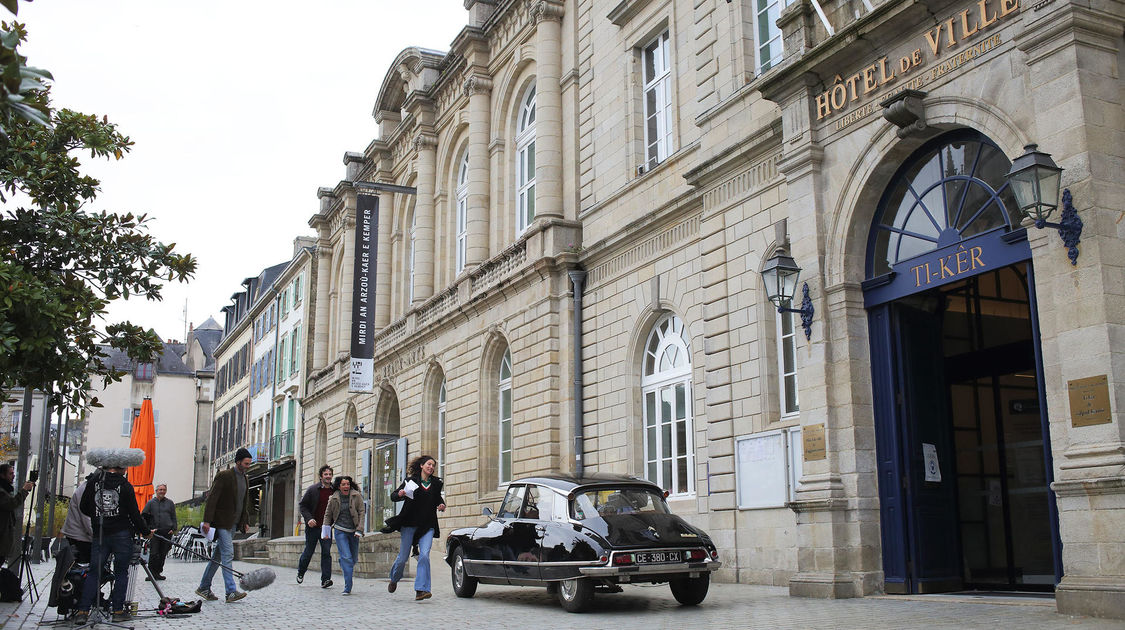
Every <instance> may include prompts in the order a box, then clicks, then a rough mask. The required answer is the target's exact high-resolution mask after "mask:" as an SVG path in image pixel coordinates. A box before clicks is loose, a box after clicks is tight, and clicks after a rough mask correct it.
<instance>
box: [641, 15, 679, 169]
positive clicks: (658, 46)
mask: <svg viewBox="0 0 1125 630" xmlns="http://www.w3.org/2000/svg"><path fill="white" fill-rule="evenodd" d="M642 57H643V59H642V65H643V68H644V77H643V78H644V119H645V166H646V167H647V168H650V169H651V168H652V167H654V166H656V165H657V164H659V163H661V162H663V161H664V160H665V159H666V158H667V157H668V155H669V154H670V153H671V152H672V150H673V147H672V73H671V70H670V66H671V54H670V51H669V47H668V31H664V32H663V33H661V34H660V35H657V36H656V38H655V39H653V40H652V41H651V42H649V43H648V44H647V45H645V47H644V48H643V50H642Z"/></svg>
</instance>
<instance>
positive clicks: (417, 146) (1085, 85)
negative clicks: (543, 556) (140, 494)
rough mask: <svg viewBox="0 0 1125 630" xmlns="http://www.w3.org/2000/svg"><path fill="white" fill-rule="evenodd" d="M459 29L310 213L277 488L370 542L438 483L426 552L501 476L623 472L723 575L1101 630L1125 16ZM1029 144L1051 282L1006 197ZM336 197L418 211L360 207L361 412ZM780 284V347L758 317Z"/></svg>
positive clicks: (693, 10) (851, 9)
mask: <svg viewBox="0 0 1125 630" xmlns="http://www.w3.org/2000/svg"><path fill="white" fill-rule="evenodd" d="M466 7H467V8H468V13H469V19H468V25H467V26H466V28H465V29H464V30H463V31H462V32H461V33H460V34H459V35H458V36H457V37H456V39H454V41H453V43H452V46H451V50H450V51H449V52H448V53H438V52H434V51H429V50H424V49H413V48H411V49H407V50H404V51H403V52H402V53H401V54H400V56H399V58H398V59H396V61H395V62H394V64H392V66H391V67H390V68H388V69H387V74H386V78H385V79H384V82H383V85H382V88H381V90H380V93H379V97H378V101H377V103H376V105H375V112H374V116H375V118H376V120H377V121H378V123H379V125H380V135H379V137H378V138H377V139H375V140H373V141H372V142H371V143H370V144H369V145H368V146H367V148H366V150H365V151H364V152H363V153H349V154H347V155H346V156H345V160H344V161H345V165H346V176H345V180H343V181H341V182H340V183H339V184H337V185H336V186H335V187H333V188H330V189H329V188H325V189H321V191H320V201H321V205H320V209H319V211H318V212H317V213H316V214H315V215H314V216H313V217H312V219H311V220H310V225H311V226H312V227H313V228H315V229H316V230H317V235H318V242H317V256H318V258H317V261H316V266H317V281H316V285H315V290H316V294H317V296H318V299H317V302H316V309H315V325H314V329H313V339H312V343H311V346H312V348H311V352H312V358H311V360H312V364H311V365H312V369H311V370H310V371H309V378H308V381H307V389H306V392H305V397H304V399H303V401H302V403H303V405H304V408H305V413H306V415H305V425H304V432H305V433H304V435H305V438H304V440H303V441H302V445H301V458H300V461H301V464H300V465H301V473H300V476H301V477H300V478H301V479H302V484H309V483H312V481H313V479H314V477H315V471H316V468H317V467H318V466H319V465H320V464H321V463H324V462H327V463H329V464H332V465H333V466H335V467H336V469H337V472H338V473H339V472H344V473H347V474H352V475H353V476H357V475H358V476H359V477H360V478H366V479H367V480H368V482H369V483H367V484H366V486H367V487H365V488H364V489H365V492H367V493H368V496H369V498H370V500H371V501H372V505H373V510H372V512H374V513H376V521H377V520H378V518H381V514H382V512H381V510H384V509H385V501H384V500H383V499H381V498H380V495H381V493H385V492H386V491H387V490H388V489H389V488H390V487H393V486H394V485H395V484H397V481H398V478H399V477H400V476H401V472H402V471H401V467H402V466H403V464H404V462H405V460H406V459H407V457H414V456H416V455H418V454H420V453H429V454H433V455H436V456H438V458H439V460H440V461H441V466H442V473H441V474H442V476H443V477H444V479H445V481H446V489H447V490H446V491H447V493H448V494H447V497H446V498H447V499H448V503H449V504H450V506H451V509H450V511H449V512H447V516H446V517H445V521H446V522H445V525H444V526H447V527H453V526H457V525H464V524H470V523H474V522H476V521H477V520H478V519H479V518H480V517H479V516H477V515H478V514H479V513H480V508H481V507H482V506H483V505H489V504H493V503H495V502H496V501H497V500H498V499H499V497H500V496H501V493H502V490H503V488H504V486H505V484H506V483H507V482H508V481H510V480H511V479H515V478H518V477H520V476H522V475H526V474H529V473H535V472H540V471H545V470H549V469H564V470H574V469H575V468H577V467H582V468H584V469H585V470H598V471H603V472H620V473H629V474H634V475H638V476H645V477H648V478H650V479H654V480H656V481H657V482H658V483H660V484H661V485H662V486H663V487H665V488H666V489H668V490H669V492H670V496H669V502H670V504H671V505H672V507H673V509H674V510H675V511H676V512H678V513H680V514H682V515H684V516H685V517H686V518H688V519H689V520H691V521H693V522H695V523H697V524H699V525H700V526H702V527H704V528H705V529H707V530H708V531H709V532H710V533H711V534H712V536H713V537H714V538H715V540H716V543H717V544H718V545H719V547H720V549H721V550H722V554H723V562H724V568H723V569H722V571H721V572H720V573H719V575H718V579H723V580H731V581H740V582H755V583H765V584H775V585H788V586H789V588H790V591H791V593H793V594H794V595H801V596H818V597H854V596H862V595H866V594H871V593H879V592H904V593H909V592H933V591H942V590H957V589H961V588H988V589H1014V590H1054V591H1055V592H1056V596H1057V602H1058V607H1059V610H1060V611H1063V612H1077V613H1083V614H1094V615H1103V616H1115V617H1123V616H1125V564H1122V562H1123V561H1122V557H1123V556H1122V554H1121V553H1120V550H1121V548H1122V544H1123V543H1125V539H1123V538H1122V537H1123V536H1125V534H1122V532H1125V507H1123V503H1122V501H1123V496H1125V476H1123V475H1122V472H1121V471H1122V470H1123V468H1122V465H1123V464H1125V446H1123V444H1125V436H1123V433H1122V422H1121V415H1120V409H1121V403H1122V399H1121V397H1122V394H1121V393H1119V392H1120V391H1122V389H1121V388H1120V387H1117V383H1119V382H1120V381H1121V379H1122V378H1125V373H1123V370H1125V364H1123V363H1122V361H1121V356H1120V355H1121V351H1122V350H1121V349H1122V348H1125V345H1123V344H1122V342H1121V330H1122V324H1123V323H1125V321H1123V320H1125V303H1123V301H1125V288H1123V287H1125V284H1123V282H1122V277H1123V276H1122V274H1121V267H1122V265H1123V264H1125V250H1123V248H1122V230H1125V228H1123V227H1122V225H1123V224H1122V223H1121V222H1120V221H1119V219H1120V216H1121V212H1122V209H1123V205H1125V204H1123V201H1125V191H1123V189H1122V183H1121V178H1120V173H1121V165H1122V163H1123V155H1122V153H1123V149H1122V148H1121V147H1125V143H1123V142H1122V139H1123V138H1122V136H1123V128H1125V124H1123V123H1125V109H1123V102H1122V94H1123V93H1125V90H1122V87H1123V86H1122V78H1121V75H1120V67H1119V66H1120V59H1121V54H1122V53H1121V51H1122V44H1123V39H1122V33H1123V26H1125V4H1123V3H1122V2H1120V1H1117V0H1111V1H1106V2H1100V3H1075V2H1070V1H1066V0H1048V1H1047V2H1041V3H1038V4H1035V5H1034V6H1030V5H1028V6H1024V5H1021V3H1020V2H1019V0H977V1H974V2H966V1H965V0H959V1H945V0H934V1H923V2H905V1H898V0H887V1H884V2H881V3H871V2H866V1H863V0H860V1H851V2H844V1H841V2H835V1H827V2H814V1H812V0H796V1H794V2H788V3H786V2H785V1H784V0H779V1H778V2H773V3H771V2H758V1H751V0H733V1H730V2H727V1H724V0H698V1H696V2H692V3H677V2H662V1H659V0H622V1H621V2H619V3H618V4H617V5H616V6H613V7H607V5H605V4H602V3H594V2H589V1H581V0H580V1H567V2H563V1H553V0H535V1H516V0H497V1H495V2H490V1H486V0H467V1H466ZM607 8H608V10H609V13H608V14H607V13H606V10H607ZM1036 143H1037V144H1038V145H1039V148H1040V150H1042V151H1045V152H1047V153H1050V154H1052V155H1053V156H1054V159H1055V161H1056V162H1057V163H1058V164H1059V165H1060V166H1061V167H1062V168H1063V169H1064V170H1063V172H1062V188H1064V189H1066V190H1067V191H1068V192H1067V193H1066V194H1065V195H1064V198H1065V199H1066V200H1067V202H1068V203H1072V205H1073V208H1074V209H1075V210H1076V212H1077V216H1078V217H1080V218H1081V221H1082V222H1083V223H1084V230H1083V232H1082V234H1081V242H1080V244H1078V245H1077V248H1076V249H1075V250H1074V251H1075V252H1077V255H1076V256H1074V255H1073V253H1071V252H1068V248H1067V247H1064V246H1062V245H1061V244H1060V241H1059V239H1058V238H1057V236H1056V234H1057V232H1056V230H1055V229H1053V228H1048V229H1037V228H1035V227H1034V226H1032V225H1031V224H1030V222H1028V221H1026V220H1025V219H1024V217H1023V216H1022V215H1021V214H1020V212H1019V209H1018V207H1017V204H1016V201H1015V199H1014V197H1013V194H1012V191H1011V185H1010V184H1009V183H1008V179H1007V173H1008V171H1009V169H1010V168H1011V167H1012V162H1013V161H1014V160H1016V158H1018V157H1020V156H1021V155H1022V154H1024V153H1025V148H1024V147H1025V145H1030V144H1036ZM364 182H377V183H381V184H391V185H396V186H403V187H412V188H413V189H414V193H413V194H406V193H403V192H383V193H381V194H380V197H379V208H378V215H377V231H376V233H377V237H376V238H377V256H376V283H375V284H376V290H375V304H374V322H375V329H376V333H375V335H376V336H375V339H376V354H375V374H376V378H375V391H374V392H373V393H363V392H358V393H356V392H349V391H348V374H349V347H350V346H349V343H350V324H351V313H352V307H353V304H352V303H351V300H352V280H353V276H352V274H353V261H354V260H355V252H354V242H355V241H354V236H355V229H356V224H355V221H356V207H357V199H358V197H359V196H360V195H365V194H371V191H370V187H366V188H365V186H364V184H363V183H364ZM1062 210H1063V208H1061V207H1060V209H1059V211H1058V212H1056V214H1055V215H1054V216H1053V217H1052V220H1054V221H1058V220H1059V219H1058V217H1059V213H1061V212H1062ZM1068 253H1070V254H1071V255H1068ZM779 254H789V255H791V256H792V259H793V260H794V261H795V262H796V263H797V265H799V266H800V267H801V269H802V273H801V282H802V283H803V286H802V288H803V287H804V286H807V295H808V300H809V302H810V304H811V305H812V317H811V319H808V320H807V322H806V321H803V320H802V318H801V317H799V316H797V315H795V314H793V313H788V312H786V313H781V312H778V311H777V309H776V308H775V307H774V305H773V304H771V302H770V300H769V299H768V297H767V291H766V287H765V286H764V284H763V281H762V275H761V271H762V270H763V269H765V268H766V267H767V266H768V265H770V264H772V263H771V261H775V260H778V258H777V256H778V255H779ZM800 301H801V298H800V297H799V296H798V297H797V299H796V300H795V303H794V304H793V306H796V302H800ZM806 319H807V318H806ZM1083 405H1086V407H1088V408H1084V407H1083ZM361 424H362V425H363V426H364V431H366V432H373V433H378V434H383V435H394V436H401V438H403V439H398V440H382V439H372V438H364V437H360V438H354V437H345V435H344V432H345V431H355V429H356V427H357V425H361ZM374 524H375V523H371V524H369V528H371V529H374V528H375V527H372V525H374Z"/></svg>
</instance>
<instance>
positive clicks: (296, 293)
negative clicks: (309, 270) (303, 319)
mask: <svg viewBox="0 0 1125 630" xmlns="http://www.w3.org/2000/svg"><path fill="white" fill-rule="evenodd" d="M304 277H305V274H303V273H302V274H300V275H298V276H297V277H296V278H294V279H293V307H294V308H296V307H297V305H298V304H300V303H301V280H302V279H304Z"/></svg>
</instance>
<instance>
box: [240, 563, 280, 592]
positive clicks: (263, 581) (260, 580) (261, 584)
mask: <svg viewBox="0 0 1125 630" xmlns="http://www.w3.org/2000/svg"><path fill="white" fill-rule="evenodd" d="M276 579H277V574H276V573H274V572H273V569H270V568H268V567H262V568H261V569H254V570H253V571H251V572H249V573H247V574H246V575H244V576H242V579H241V580H239V581H238V583H239V585H241V586H242V590H244V591H257V590H260V589H263V588H265V587H267V586H269V585H270V584H273V581H274V580H276Z"/></svg>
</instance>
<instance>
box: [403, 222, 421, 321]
mask: <svg viewBox="0 0 1125 630" xmlns="http://www.w3.org/2000/svg"><path fill="white" fill-rule="evenodd" d="M417 250H418V213H417V212H414V213H412V214H411V215H410V253H409V254H408V255H409V256H410V258H409V260H407V261H406V263H407V269H408V272H409V276H408V277H407V279H406V304H407V308H409V307H410V303H411V302H413V301H414V256H415V254H416V252H417Z"/></svg>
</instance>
